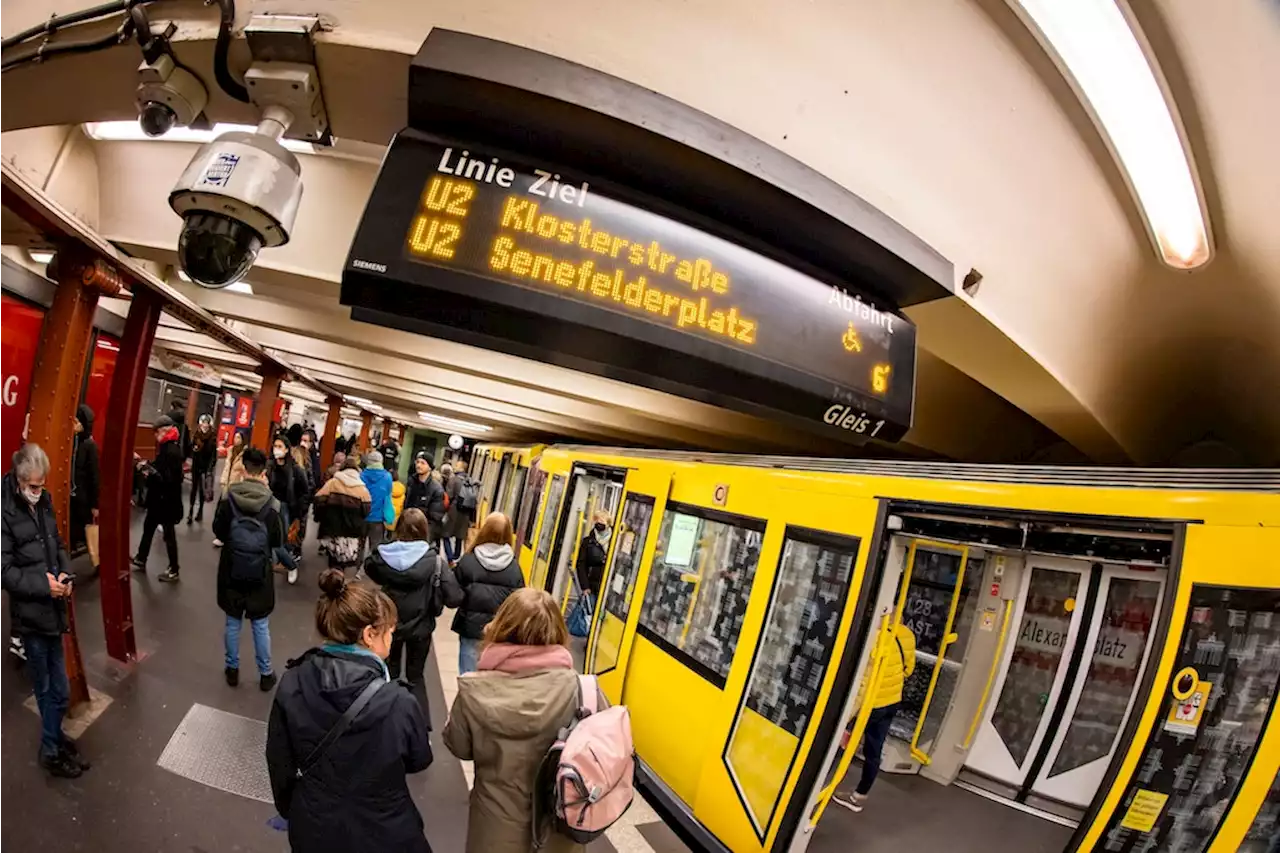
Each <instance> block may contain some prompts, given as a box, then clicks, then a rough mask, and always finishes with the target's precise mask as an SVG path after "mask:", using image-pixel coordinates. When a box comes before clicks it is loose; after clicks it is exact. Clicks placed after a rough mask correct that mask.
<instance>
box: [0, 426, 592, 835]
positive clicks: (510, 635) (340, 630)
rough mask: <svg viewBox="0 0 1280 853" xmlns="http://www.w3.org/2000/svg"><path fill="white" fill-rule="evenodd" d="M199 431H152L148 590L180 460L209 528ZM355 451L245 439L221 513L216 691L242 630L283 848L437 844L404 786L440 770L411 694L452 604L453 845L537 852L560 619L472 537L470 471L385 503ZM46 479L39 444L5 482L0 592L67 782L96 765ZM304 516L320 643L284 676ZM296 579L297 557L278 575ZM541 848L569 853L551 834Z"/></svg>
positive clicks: (89, 502)
mask: <svg viewBox="0 0 1280 853" xmlns="http://www.w3.org/2000/svg"><path fill="white" fill-rule="evenodd" d="M92 420H93V418H92V413H91V412H82V413H81V414H80V416H78V421H77V422H78V423H79V424H80V431H81V432H88V431H91V429H92ZM209 426H210V424H206V423H200V424H199V425H198V426H197V429H196V430H195V431H194V432H193V433H192V434H191V435H190V436H188V435H187V434H186V431H185V426H184V425H182V424H180V423H179V422H177V421H175V420H174V418H173V417H172V416H169V415H166V416H164V417H162V418H160V419H159V420H158V421H157V422H156V424H155V436H156V452H155V457H154V459H153V461H152V462H151V463H150V464H149V466H148V469H147V479H148V483H147V496H146V511H145V516H144V519H143V533H142V539H141V542H140V544H139V548H138V551H137V553H136V555H135V557H134V558H133V563H134V566H135V567H136V568H138V569H145V566H146V557H147V554H148V552H149V550H150V545H151V540H152V537H153V536H154V533H155V530H156V528H157V527H159V528H162V529H163V532H164V538H165V543H166V548H167V550H168V557H169V565H168V570H167V571H166V572H165V573H164V574H163V575H161V576H160V578H161V580H167V581H176V580H177V579H178V574H179V567H178V554H177V541H176V535H175V532H174V528H175V525H176V523H177V522H178V521H179V520H180V519H181V517H182V508H183V506H184V501H183V495H182V492H181V489H182V486H183V479H184V478H183V467H184V460H185V459H191V460H192V467H191V471H192V483H191V490H192V492H193V493H194V492H200V493H201V495H202V497H200V498H194V497H193V498H191V499H190V500H189V502H188V503H186V506H187V507H188V520H189V521H191V522H192V523H196V522H199V521H200V520H201V516H202V510H203V502H204V501H203V498H204V497H206V496H207V490H206V488H205V486H206V484H207V483H209V482H211V480H212V478H213V468H214V466H215V465H216V457H214V460H215V461H214V462H213V463H208V462H207V461H197V456H198V455H199V454H200V453H202V452H203V451H204V448H205V447H206V446H207V444H206V443H207V442H208V440H209V438H210V435H211V431H210V430H209V429H208V427H209ZM84 446H85V445H84V444H83V443H81V444H80V445H79V448H78V450H77V458H76V474H75V478H76V479H75V482H76V491H75V500H73V502H72V506H73V507H74V510H73V511H74V512H75V513H76V524H77V525H79V524H81V523H88V522H89V521H93V520H96V509H97V506H96V504H97V486H96V470H95V472H94V474H93V475H92V476H90V474H89V473H88V471H89V468H94V469H96V448H94V449H92V450H91V451H86V452H85V454H84V455H85V457H86V459H89V458H92V461H93V464H92V465H90V464H89V463H88V462H86V463H85V467H83V468H82V466H81V464H80V463H81V458H80V453H79V450H80V449H82V448H83V447H84ZM215 447H216V444H215ZM351 450H353V451H354V452H350V453H347V454H346V455H344V456H342V457H341V458H340V459H335V468H336V470H330V471H328V472H326V473H325V474H324V475H322V476H321V475H319V459H318V455H317V448H316V447H315V435H314V433H310V434H308V433H306V432H305V431H303V432H302V434H301V435H289V434H288V433H280V434H277V435H276V436H275V438H274V439H273V441H272V445H271V448H270V455H269V456H268V454H267V453H266V452H264V451H263V450H262V449H259V448H256V447H251V446H246V444H245V442H244V440H243V437H242V436H240V435H238V434H237V436H236V437H235V438H234V439H233V442H232V444H231V446H230V447H229V448H228V451H227V457H226V467H225V471H224V473H223V476H222V479H221V484H222V490H221V495H220V496H219V497H218V499H217V503H216V506H215V509H214V511H213V523H212V532H213V534H214V535H215V536H216V540H215V541H216V543H218V544H219V545H220V546H221V551H220V552H219V556H218V569H217V582H216V590H217V604H218V606H219V608H220V609H221V610H222V611H223V613H224V615H225V628H224V675H225V680H226V682H227V684H228V685H230V686H232V687H235V686H238V685H239V681H240V637H241V632H242V628H243V626H244V622H245V621H246V620H247V621H248V622H249V625H250V630H251V633H252V638H253V648H254V660H255V664H256V667H257V671H258V678H259V682H258V683H259V687H260V689H261V690H262V691H271V690H273V689H276V695H275V699H274V704H273V706H272V710H271V714H270V719H269V723H268V737H267V744H266V759H267V765H268V769H269V775H270V780H271V787H272V792H273V795H274V800H275V805H276V808H277V809H278V811H279V813H280V815H281V816H282V818H284V820H285V821H286V822H287V830H288V833H289V841H290V845H291V847H292V849H293V850H295V851H300V853H307V851H317V852H318V851H356V850H370V849H394V850H421V851H429V850H430V849H431V848H430V845H429V843H428V841H427V837H426V833H425V831H424V824H423V820H422V816H421V815H420V814H419V812H418V810H417V808H416V806H415V805H414V802H413V799H412V797H411V796H410V793H409V790H408V784H407V776H408V775H410V774H413V773H416V772H419V771H421V770H424V769H426V768H427V767H428V766H429V765H430V764H431V761H432V752H431V743H430V738H429V731H430V729H431V714H430V711H429V708H428V706H427V703H426V701H425V691H424V690H422V689H421V688H422V685H423V682H424V671H425V666H426V662H427V659H428V655H429V653H430V649H431V639H432V636H433V634H434V631H435V628H436V620H437V618H438V617H439V616H440V615H441V613H442V612H443V610H444V608H445V607H446V606H447V607H452V608H455V609H456V612H455V614H454V617H453V623H452V629H453V630H454V631H455V632H456V633H457V634H458V637H459V661H458V668H459V672H460V673H461V674H462V677H461V678H460V680H459V684H458V693H457V697H456V699H455V701H454V704H453V707H452V709H451V710H450V713H449V715H448V718H447V722H446V724H445V726H444V731H443V742H444V744H445V745H446V747H447V748H448V749H449V750H450V751H451V752H452V753H453V754H454V755H456V756H457V757H458V758H460V759H463V760H468V761H473V762H474V763H475V785H474V788H473V790H472V792H471V799H470V815H469V817H470V822H469V834H468V841H467V848H466V849H467V850H468V851H473V853H479V851H527V850H530V849H532V847H533V841H532V839H533V838H534V837H535V836H536V825H537V824H536V821H537V816H536V815H535V809H534V806H533V802H534V796H533V794H534V787H535V785H537V784H538V783H537V778H538V774H539V768H540V767H541V766H542V763H543V761H544V757H545V756H546V755H547V753H548V750H549V749H550V748H551V746H552V744H553V743H555V742H556V740H557V738H558V737H561V736H562V735H563V732H564V731H566V730H567V727H571V726H572V725H574V724H575V723H576V721H577V720H578V719H579V718H580V717H581V716H582V713H585V712H582V711H580V708H581V706H582V705H583V704H584V702H585V700H584V699H583V697H582V694H581V690H582V689H583V688H581V686H580V680H579V678H578V676H577V674H576V672H575V670H574V665H573V659H572V655H571V654H570V652H569V649H568V639H569V634H568V631H567V629H566V626H565V621H564V618H563V616H562V614H561V612H560V608H559V606H558V605H557V603H556V601H555V600H554V599H553V598H552V597H551V596H550V595H549V594H547V593H546V592H544V591H542V590H535V589H530V588H526V587H525V586H524V581H523V575H522V573H521V570H520V568H519V565H518V562H517V560H516V555H515V550H514V547H515V536H514V532H513V529H512V523H511V519H510V518H508V517H507V516H506V515H504V514H502V513H498V512H495V513H491V514H489V515H488V516H487V517H486V518H485V519H484V520H483V522H482V523H481V524H480V525H479V527H478V529H477V530H476V531H475V535H474V538H473V539H471V541H470V543H469V544H467V543H468V538H469V534H470V532H471V531H470V528H471V525H472V519H471V514H470V513H471V512H472V511H473V510H471V508H470V507H469V506H468V501H467V499H466V496H467V491H468V486H469V484H468V483H467V481H466V480H465V466H464V465H462V464H460V463H459V464H457V465H456V466H442V470H441V472H440V473H439V474H438V475H437V474H436V472H435V470H434V465H433V460H432V459H431V458H430V457H429V456H427V455H425V454H418V455H417V457H416V458H415V460H414V472H413V475H412V476H411V478H410V484H409V486H408V487H407V488H404V489H402V490H400V492H401V494H402V495H403V499H404V503H403V510H402V511H399V510H398V509H397V508H396V506H395V503H396V494H397V490H396V489H395V487H394V478H392V477H391V475H390V474H389V472H388V470H387V467H386V466H387V463H388V460H389V454H388V453H387V448H386V447H385V446H384V447H383V448H380V449H379V450H377V451H373V452H370V453H367V454H365V456H364V457H363V463H364V466H363V468H362V467H361V464H360V463H361V461H362V460H361V456H360V454H359V452H358V451H359V448H351ZM395 450H396V454H397V456H398V448H395ZM49 467H50V465H49V460H48V458H47V456H46V455H45V453H44V452H43V451H42V450H41V449H40V448H39V447H37V446H35V445H33V444H27V445H24V446H23V447H22V449H21V450H19V451H18V453H17V454H15V456H14V458H13V467H12V469H11V470H10V472H9V473H8V474H7V475H6V476H5V478H4V481H3V487H2V494H0V498H2V501H3V504H2V505H3V527H4V530H3V533H4V565H3V585H4V589H5V591H6V592H7V593H8V594H9V599H10V612H11V622H12V624H13V626H14V630H15V631H16V632H18V633H19V634H21V636H22V639H23V641H24V645H25V648H26V650H27V670H28V673H29V677H30V679H31V682H32V687H33V690H34V692H35V695H36V700H37V704H38V707H39V710H40V716H41V739H40V753H39V755H40V763H41V765H42V766H43V767H44V768H45V769H46V770H47V771H48V772H49V773H50V774H51V775H54V776H62V777H76V776H79V775H81V774H82V773H83V772H85V770H87V769H88V768H89V764H88V762H86V761H84V759H83V758H82V757H81V756H80V754H79V752H78V750H77V749H76V746H75V744H74V742H72V741H71V740H70V739H69V738H67V737H66V735H65V734H64V733H63V730H62V720H63V716H64V714H65V712H66V709H67V703H68V692H69V688H68V682H67V677H66V671H65V668H64V659H63V652H62V635H63V633H65V631H66V630H67V604H66V602H67V599H68V598H69V597H70V596H71V595H72V591H73V589H74V585H75V581H76V579H75V577H74V575H73V574H72V572H71V570H70V559H69V556H68V551H67V548H66V547H65V544H64V543H63V541H62V540H61V538H60V537H59V534H58V530H57V523H56V518H55V513H54V506H53V501H52V500H51V497H50V495H49V493H48V492H47V491H46V489H45V480H46V478H47V477H48V474H49ZM90 481H92V482H93V485H92V487H90V485H89V483H90ZM311 510H314V514H315V519H316V523H317V527H318V529H317V534H318V537H319V538H320V541H321V542H322V544H323V545H324V547H325V549H326V552H327V555H328V559H329V563H330V567H329V568H327V569H325V570H324V571H323V572H321V573H320V575H319V577H318V582H319V587H320V590H321V595H320V598H319V600H318V602H317V604H316V609H315V626H316V630H317V632H318V634H319V635H320V637H321V639H322V643H321V644H320V645H319V646H317V647H315V648H312V649H310V650H309V651H307V652H305V653H304V654H303V655H301V656H300V657H299V658H297V659H296V660H292V661H289V662H288V664H287V666H286V668H285V670H284V672H283V674H282V676H281V677H280V678H279V681H278V684H277V670H276V668H275V665H274V662H273V659H272V654H271V634H270V628H269V619H270V616H271V614H272V611H273V610H274V608H275V603H276V592H275V578H274V575H275V568H276V562H277V561H280V562H283V563H284V564H285V565H286V566H289V565H290V563H289V560H290V559H294V558H296V557H297V556H298V555H299V554H300V550H299V549H298V546H299V545H300V542H301V540H302V537H303V534H302V529H303V528H302V525H303V523H304V522H303V519H304V518H305V516H306V515H307V514H308V512H309V511H311ZM606 527H607V525H606ZM593 533H594V534H595V538H594V542H595V544H596V545H597V546H600V547H604V548H606V549H607V542H608V539H607V537H601V536H600V535H599V533H600V531H599V530H598V529H596V530H594V531H593ZM584 544H585V543H584ZM595 563H596V560H595V559H594V557H592V558H590V559H588V560H587V561H586V562H584V563H581V564H580V570H582V571H585V572H586V576H587V577H588V580H589V582H592V583H594V584H595V587H594V588H596V589H598V585H599V581H598V579H597V578H596V577H595V572H596V570H595ZM356 567H359V571H358V572H353V571H351V570H352V569H353V568H356ZM296 572H297V568H296V564H294V565H293V567H292V568H291V569H290V574H289V582H290V583H292V582H294V581H296V580H297V574H296ZM277 688H278V689H277ZM591 693H592V695H593V696H594V694H595V693H596V691H595V690H594V688H593V689H592V691H591ZM599 704H603V697H595V698H593V700H592V702H591V705H592V706H593V707H598V705H599ZM538 849H542V850H549V851H553V853H559V851H578V850H582V849H583V848H582V845H581V844H578V843H576V842H575V841H574V840H573V839H571V838H569V837H567V836H564V835H553V836H552V837H550V838H548V839H546V841H545V843H543V844H540V845H539V847H538Z"/></svg>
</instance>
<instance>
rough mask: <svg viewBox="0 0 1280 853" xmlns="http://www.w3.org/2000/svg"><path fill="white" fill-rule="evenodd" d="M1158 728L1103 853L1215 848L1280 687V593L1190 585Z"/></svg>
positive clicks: (1114, 816) (1116, 815)
mask: <svg viewBox="0 0 1280 853" xmlns="http://www.w3.org/2000/svg"><path fill="white" fill-rule="evenodd" d="M1178 649H1179V652H1178V658H1177V660H1176V662H1175V663H1174V666H1173V669H1172V670H1171V673H1170V680H1169V682H1168V683H1167V684H1166V685H1165V687H1164V701H1163V703H1162V705H1161V709H1160V713H1159V715H1158V716H1157V717H1156V726H1155V729H1154V730H1153V731H1152V733H1151V735H1150V737H1149V738H1148V739H1147V745H1146V749H1145V750H1144V752H1143V756H1142V761H1141V762H1140V763H1139V764H1138V768H1137V770H1136V771H1135V772H1134V776H1133V779H1132V780H1130V783H1129V786H1128V788H1127V789H1126V790H1125V795H1124V797H1123V798H1121V800H1120V805H1119V806H1118V807H1117V808H1116V811H1115V812H1114V813H1113V814H1112V815H1111V820H1110V822H1109V823H1108V826H1107V834H1106V836H1105V840H1104V842H1103V845H1102V847H1101V849H1103V850H1106V851H1109V853H1129V851H1140V850H1153V849H1160V850H1178V851H1181V853H1197V851H1204V850H1208V849H1209V847H1210V845H1211V844H1212V843H1213V839H1214V836H1215V835H1217V832H1218V827H1219V826H1220V825H1221V823H1222V821H1223V819H1224V818H1225V816H1226V815H1227V813H1228V812H1229V811H1230V810H1231V803H1232V802H1233V801H1234V799H1235V796H1236V792H1237V791H1238V790H1239V788H1240V785H1241V783H1242V782H1243V781H1244V777H1245V775H1246V774H1247V773H1248V772H1249V768H1250V765H1251V764H1252V763H1253V757H1254V753H1255V752H1256V751H1257V747H1258V742H1259V740H1260V739H1261V737H1262V732H1263V730H1264V728H1265V726H1266V723H1267V718H1268V716H1270V714H1271V709H1272V706H1273V704H1274V702H1275V698H1276V686H1277V680H1280V590H1268V589H1242V588H1237V587H1222V586H1208V585H1200V584H1197V585H1196V586H1194V587H1192V589H1191V601H1190V603H1189V606H1188V611H1187V621H1186V627H1185V628H1184V629H1183V633H1182V640H1181V642H1179V644H1178Z"/></svg>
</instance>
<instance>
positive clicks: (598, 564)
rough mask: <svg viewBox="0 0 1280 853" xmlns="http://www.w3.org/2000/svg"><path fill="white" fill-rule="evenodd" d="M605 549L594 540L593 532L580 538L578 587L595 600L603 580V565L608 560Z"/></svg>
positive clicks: (598, 541)
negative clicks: (586, 591) (587, 592)
mask: <svg viewBox="0 0 1280 853" xmlns="http://www.w3.org/2000/svg"><path fill="white" fill-rule="evenodd" d="M605 548H606V546H604V545H601V544H600V540H598V539H596V534H595V531H594V530H592V531H591V532H589V533H588V534H587V535H586V536H584V537H582V542H581V544H579V545H578V565H577V567H576V568H577V571H578V586H579V587H581V588H582V589H584V590H590V591H591V594H592V595H594V596H596V597H597V598H599V596H600V583H601V581H603V580H604V564H605V560H606V559H607V558H608V552H607V551H606V550H605Z"/></svg>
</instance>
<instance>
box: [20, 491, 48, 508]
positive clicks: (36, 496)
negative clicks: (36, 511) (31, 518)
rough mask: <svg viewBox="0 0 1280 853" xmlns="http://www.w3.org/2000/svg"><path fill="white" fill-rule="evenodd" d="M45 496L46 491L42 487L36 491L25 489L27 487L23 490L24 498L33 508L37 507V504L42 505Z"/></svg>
mask: <svg viewBox="0 0 1280 853" xmlns="http://www.w3.org/2000/svg"><path fill="white" fill-rule="evenodd" d="M43 494H44V489H43V488H40V487H36V489H35V490H34V491H33V490H32V489H29V488H25V487H24V488H23V489H22V496H23V497H24V498H26V499H27V503H29V504H31V505H32V506H35V505H36V504H38V503H40V497H41V496H42V495H43Z"/></svg>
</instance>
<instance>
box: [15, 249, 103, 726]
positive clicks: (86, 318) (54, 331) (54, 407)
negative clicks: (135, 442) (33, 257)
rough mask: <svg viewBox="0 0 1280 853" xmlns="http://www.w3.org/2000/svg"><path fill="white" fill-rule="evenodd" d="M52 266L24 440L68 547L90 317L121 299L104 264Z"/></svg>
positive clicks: (72, 254) (78, 257) (75, 255)
mask: <svg viewBox="0 0 1280 853" xmlns="http://www.w3.org/2000/svg"><path fill="white" fill-rule="evenodd" d="M55 266H56V269H55V271H54V272H55V276H56V278H57V279H58V289H57V291H56V292H55V293H54V297H53V307H52V308H51V309H50V310H49V315H48V317H47V318H46V319H45V321H44V327H43V328H42V330H41V332H40V347H39V349H38V350H37V351H36V366H35V374H34V376H33V377H32V381H31V407H30V410H29V412H28V430H27V440H28V441H30V442H33V443H35V444H38V445H40V447H42V448H43V449H44V451H45V453H46V454H47V455H48V456H49V465H50V467H49V476H48V477H47V478H46V481H45V482H46V487H47V488H48V490H49V496H50V498H51V499H52V500H53V506H54V513H55V515H56V516H57V519H58V534H59V535H60V536H61V537H62V541H63V542H64V543H69V542H70V541H71V535H70V534H71V469H72V466H73V463H74V461H75V460H74V458H73V446H74V445H73V442H72V439H73V436H74V434H75V433H74V430H73V428H72V423H73V421H74V420H75V416H76V406H78V405H79V404H80V390H81V389H82V388H83V387H84V372H85V369H86V367H87V365H88V359H89V346H90V343H91V342H92V340H93V313H94V310H95V309H96V308H97V307H98V297H99V296H100V295H101V294H103V293H111V294H115V293H119V292H120V289H121V281H120V277H119V275H117V274H116V272H115V271H114V270H111V269H109V268H108V267H107V266H106V265H105V264H104V263H102V262H101V261H96V260H93V259H91V258H88V257H86V256H85V255H83V254H82V253H80V252H78V251H77V250H76V249H74V248H71V247H68V248H65V249H63V250H62V252H61V256H60V257H59V258H58V260H57V263H56V265H55ZM67 619H68V622H69V625H70V631H69V632H68V633H67V634H65V635H63V652H64V656H65V658H66V667H67V678H68V679H69V680H70V682H71V704H72V705H73V706H74V705H78V704H80V703H81V702H88V701H89V684H88V682H87V681H86V680H85V675H84V664H83V662H82V660H81V657H80V643H79V641H78V640H77V639H76V618H75V602H74V600H68V601H67Z"/></svg>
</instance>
